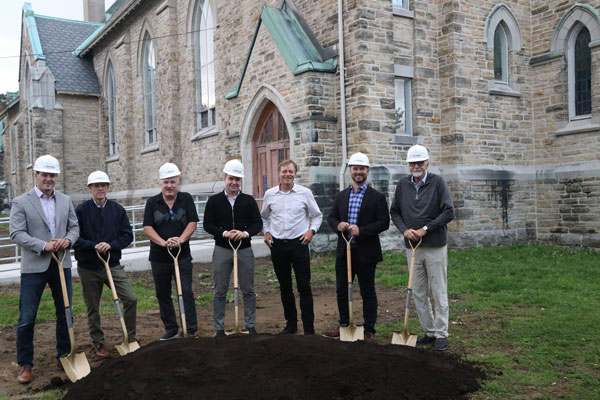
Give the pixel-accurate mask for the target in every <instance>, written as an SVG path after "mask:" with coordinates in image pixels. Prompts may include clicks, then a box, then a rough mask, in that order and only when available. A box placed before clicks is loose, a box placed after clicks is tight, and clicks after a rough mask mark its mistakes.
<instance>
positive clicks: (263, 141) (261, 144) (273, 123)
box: [252, 102, 290, 199]
mask: <svg viewBox="0 0 600 400" xmlns="http://www.w3.org/2000/svg"><path fill="white" fill-rule="evenodd" d="M252 148H253V155H252V158H253V163H252V174H253V178H254V179H253V182H254V188H253V189H254V197H256V198H257V199H259V198H260V199H262V197H263V196H264V194H265V192H266V191H267V189H268V188H270V187H273V186H275V185H277V184H279V177H278V173H277V166H278V165H279V162H280V161H282V160H285V159H287V158H290V135H289V133H288V130H287V127H286V124H285V120H284V119H283V116H282V115H281V113H280V112H279V110H278V109H277V107H276V106H275V104H273V103H271V102H269V103H268V104H267V105H266V106H265V108H264V110H263V112H262V113H261V115H260V118H259V119H258V123H257V124H256V130H255V131H254V136H253V139H252Z"/></svg>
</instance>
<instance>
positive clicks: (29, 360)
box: [17, 260, 73, 367]
mask: <svg viewBox="0 0 600 400" xmlns="http://www.w3.org/2000/svg"><path fill="white" fill-rule="evenodd" d="M64 271H65V281H66V284H67V293H68V294H69V303H71V298H72V297H73V293H72V290H71V269H70V268H65V270H64ZM46 284H48V286H50V290H51V291H52V298H53V299H54V308H55V309H56V359H59V358H60V356H62V355H64V354H69V352H70V351H71V342H70V340H69V331H68V328H67V317H66V315H65V303H64V301H63V295H62V287H61V285H60V277H59V274H58V265H56V262H55V261H54V260H52V262H51V263H50V266H49V267H48V269H47V270H46V271H45V272H39V273H34V274H21V293H20V297H19V322H18V323H17V363H18V364H19V365H20V366H25V365H29V366H32V367H33V331H34V327H35V318H36V316H37V312H38V308H39V306H40V300H41V298H42V293H43V292H44V288H45V287H46Z"/></svg>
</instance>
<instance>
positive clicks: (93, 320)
mask: <svg viewBox="0 0 600 400" xmlns="http://www.w3.org/2000/svg"><path fill="white" fill-rule="evenodd" d="M77 273H78V274H79V277H80V278H81V289H82V291H83V300H84V302H85V307H86V309H87V320H88V328H89V330H90V336H91V338H92V341H93V342H94V345H95V346H98V345H99V344H104V332H103V331H102V325H101V323H100V297H101V296H102V288H103V287H104V285H106V286H107V287H108V290H109V291H110V284H109V283H108V276H107V275H106V270H105V269H100V270H90V269H85V268H80V267H77ZM110 273H111V275H112V277H113V281H114V283H115V289H116V290H117V297H118V298H119V300H120V302H119V303H121V308H122V312H123V319H124V320H125V328H127V336H128V339H129V340H136V337H135V335H136V329H135V318H136V307H137V296H136V295H135V292H134V291H133V288H132V287H131V284H130V283H129V280H128V278H127V272H125V270H124V269H123V266H122V265H117V266H114V267H111V269H110ZM111 298H112V294H111Z"/></svg>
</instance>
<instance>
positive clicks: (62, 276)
mask: <svg viewBox="0 0 600 400" xmlns="http://www.w3.org/2000/svg"><path fill="white" fill-rule="evenodd" d="M56 254H57V253H55V252H52V253H50V255H51V256H52V258H54V261H56V265H58V276H59V277H60V287H61V289H62V294H63V302H64V303H65V308H67V307H70V304H69V293H68V292H67V281H66V280H65V271H64V270H63V261H64V260H65V256H66V255H67V250H64V251H63V255H62V257H61V258H60V259H59V258H58V257H57V256H56Z"/></svg>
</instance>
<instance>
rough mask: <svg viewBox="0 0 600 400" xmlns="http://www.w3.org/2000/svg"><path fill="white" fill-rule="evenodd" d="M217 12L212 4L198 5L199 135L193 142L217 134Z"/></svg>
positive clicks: (195, 30)
mask: <svg viewBox="0 0 600 400" xmlns="http://www.w3.org/2000/svg"><path fill="white" fill-rule="evenodd" d="M214 11H215V8H214V4H212V2H211V1H210V0H198V1H197V2H196V5H195V9H194V22H193V23H194V25H193V27H194V28H193V33H194V34H193V44H194V74H195V83H196V87H195V100H196V101H195V114H196V130H197V133H196V134H195V135H194V137H193V138H192V139H197V138H200V137H204V136H209V135H212V134H214V133H215V132H216V127H217V121H216V119H217V118H216V115H217V108H216V88H215V83H216V79H215V56H214V31H215V25H216V21H215V19H216V16H215V12H214Z"/></svg>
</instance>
